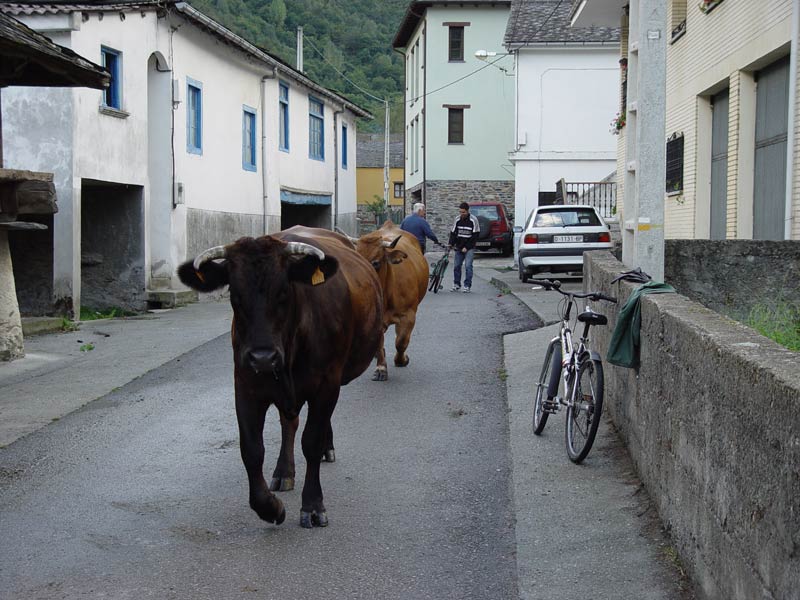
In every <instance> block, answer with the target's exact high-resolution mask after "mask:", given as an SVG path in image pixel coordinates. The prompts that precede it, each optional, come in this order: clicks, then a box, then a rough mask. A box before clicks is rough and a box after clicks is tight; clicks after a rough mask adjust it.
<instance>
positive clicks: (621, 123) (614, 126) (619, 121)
mask: <svg viewBox="0 0 800 600" xmlns="http://www.w3.org/2000/svg"><path fill="white" fill-rule="evenodd" d="M625 122H626V121H625V111H624V110H623V111H622V112H621V113H617V116H615V117H614V118H613V119H612V120H611V129H610V131H611V133H612V134H613V135H619V132H620V131H622V128H623V127H625Z"/></svg>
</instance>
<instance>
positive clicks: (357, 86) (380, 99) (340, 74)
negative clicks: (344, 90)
mask: <svg viewBox="0 0 800 600" xmlns="http://www.w3.org/2000/svg"><path fill="white" fill-rule="evenodd" d="M303 40H304V41H306V42H308V45H309V46H311V47H312V48H313V49H314V50H315V51H316V52H317V54H319V55H320V56H321V57H322V60H324V61H325V62H326V63H328V65H329V66H330V67H331V69H333V70H334V71H336V72H337V73H338V74H339V76H340V77H341V78H342V79H344V80H345V81H347V82H348V83H349V84H350V85H352V86H353V87H355V88H356V89H357V90H359V91H360V92H362V93H364V94H366V95H367V96H369V97H370V98H372V99H373V100H377V101H378V102H386V98H378V97H377V96H376V95H374V94H371V93H370V92H368V91H367V90H365V89H364V88H362V87H361V86H360V85H358V84H357V83H356V82H355V81H353V80H352V79H350V78H349V77H348V76H347V75H345V74H344V73H342V72H341V71H340V70H339V69H337V68H336V66H335V65H334V64H333V63H332V62H331V61H329V60H328V59H327V57H326V56H325V55H324V54H323V53H322V51H321V50H320V49H319V48H317V47H316V46H315V45H314V44H313V42H311V40H309V39H308V38H307V37H304V38H303Z"/></svg>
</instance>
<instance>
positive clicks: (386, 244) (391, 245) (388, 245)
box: [383, 235, 403, 248]
mask: <svg viewBox="0 0 800 600" xmlns="http://www.w3.org/2000/svg"><path fill="white" fill-rule="evenodd" d="M401 237H403V236H402V235H398V236H397V237H396V238H394V240H393V241H391V242H387V241H386V240H384V241H383V247H384V248H394V247H395V246H397V242H399V241H400V238H401Z"/></svg>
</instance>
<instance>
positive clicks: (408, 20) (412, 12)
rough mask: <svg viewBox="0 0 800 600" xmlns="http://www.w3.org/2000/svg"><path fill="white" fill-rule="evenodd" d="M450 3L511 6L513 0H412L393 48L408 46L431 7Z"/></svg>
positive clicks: (454, 4)
mask: <svg viewBox="0 0 800 600" xmlns="http://www.w3.org/2000/svg"><path fill="white" fill-rule="evenodd" d="M448 4H449V5H453V6H464V5H468V6H482V5H490V6H510V5H511V0H472V1H468V0H467V1H465V0H411V2H409V3H408V8H406V14H405V15H404V16H403V20H402V21H401V22H400V27H398V29H397V33H396V34H395V36H394V40H393V41H392V48H405V47H406V45H407V44H408V40H409V39H411V36H412V35H414V32H415V31H416V29H417V26H418V25H419V22H420V21H421V20H422V19H423V18H424V17H425V11H426V10H427V9H428V8H429V7H431V6H434V5H438V6H447V5H448Z"/></svg>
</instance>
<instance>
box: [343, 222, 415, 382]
mask: <svg viewBox="0 0 800 600" xmlns="http://www.w3.org/2000/svg"><path fill="white" fill-rule="evenodd" d="M351 241H354V242H355V245H356V250H357V251H358V253H359V254H360V255H361V256H363V257H364V258H366V259H367V260H368V261H369V262H370V263H371V264H372V266H373V267H374V268H375V271H376V272H377V273H378V278H379V279H380V282H381V289H382V290H383V330H384V332H385V331H386V330H387V329H388V328H389V326H390V325H394V330H395V344H394V345H395V350H396V354H395V355H394V364H395V366H396V367H405V366H406V365H407V364H408V362H409V358H408V355H407V354H406V349H407V348H408V343H409V342H410V341H411V332H412V331H413V330H414V324H415V323H416V322H417V306H419V303H420V302H422V299H423V298H424V297H425V292H426V291H427V289H428V261H426V260H425V257H424V256H422V250H420V247H419V242H418V241H417V238H415V237H414V236H413V235H412V234H410V233H408V232H407V231H403V230H402V229H400V228H399V227H398V226H397V225H395V224H394V223H393V222H392V221H386V222H385V223H384V224H383V226H382V227H381V228H380V229H378V230H376V231H373V232H372V233H368V234H367V235H364V236H361V237H360V238H359V239H358V240H351ZM376 358H377V361H378V366H377V368H376V369H375V374H374V375H373V377H372V378H373V379H374V380H376V381H386V380H387V379H388V370H387V368H386V350H385V349H384V347H383V338H381V345H380V348H379V349H378V354H377V355H376Z"/></svg>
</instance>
